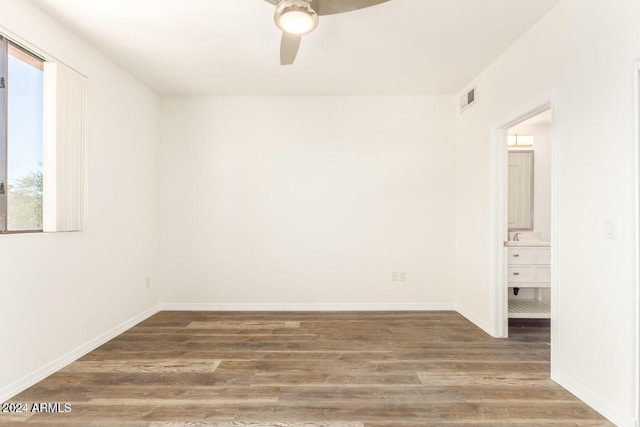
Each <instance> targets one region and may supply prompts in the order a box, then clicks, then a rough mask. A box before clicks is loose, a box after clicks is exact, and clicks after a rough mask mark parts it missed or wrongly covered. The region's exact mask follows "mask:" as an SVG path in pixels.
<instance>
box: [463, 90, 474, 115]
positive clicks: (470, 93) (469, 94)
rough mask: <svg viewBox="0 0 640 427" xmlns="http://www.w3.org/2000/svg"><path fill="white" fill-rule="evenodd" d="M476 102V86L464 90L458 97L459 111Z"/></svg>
mask: <svg viewBox="0 0 640 427" xmlns="http://www.w3.org/2000/svg"><path fill="white" fill-rule="evenodd" d="M475 102H476V88H475V87H472V88H471V89H469V90H466V91H464V93H463V94H462V96H461V97H460V112H461V113H462V112H463V111H464V110H466V109H467V108H469V107H470V106H472V105H473V104H474V103H475Z"/></svg>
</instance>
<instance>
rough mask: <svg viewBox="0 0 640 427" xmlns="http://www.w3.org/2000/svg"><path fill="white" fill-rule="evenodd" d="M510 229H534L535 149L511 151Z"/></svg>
mask: <svg viewBox="0 0 640 427" xmlns="http://www.w3.org/2000/svg"><path fill="white" fill-rule="evenodd" d="M508 197H509V231H518V230H522V231H527V230H533V150H510V151H509V194H508Z"/></svg>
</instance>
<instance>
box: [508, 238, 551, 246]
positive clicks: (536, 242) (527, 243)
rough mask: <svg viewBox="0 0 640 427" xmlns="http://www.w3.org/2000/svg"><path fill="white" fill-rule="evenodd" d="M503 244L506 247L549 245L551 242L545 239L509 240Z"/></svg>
mask: <svg viewBox="0 0 640 427" xmlns="http://www.w3.org/2000/svg"><path fill="white" fill-rule="evenodd" d="M504 245H505V246H507V247H522V246H529V247H531V246H533V247H549V246H551V242H548V241H546V240H520V241H515V240H509V241H508V242H504Z"/></svg>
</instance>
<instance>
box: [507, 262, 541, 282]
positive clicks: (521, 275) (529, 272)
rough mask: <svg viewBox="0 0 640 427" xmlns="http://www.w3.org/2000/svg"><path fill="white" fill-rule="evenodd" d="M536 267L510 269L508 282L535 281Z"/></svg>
mask: <svg viewBox="0 0 640 427" xmlns="http://www.w3.org/2000/svg"><path fill="white" fill-rule="evenodd" d="M534 270H535V269H534V267H525V266H514V267H509V269H508V277H507V281H508V282H509V283H518V282H533V281H534V280H535V275H534Z"/></svg>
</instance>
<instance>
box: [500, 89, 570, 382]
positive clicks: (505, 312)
mask: <svg viewBox="0 0 640 427" xmlns="http://www.w3.org/2000/svg"><path fill="white" fill-rule="evenodd" d="M503 123H504V125H503V126H499V127H496V128H494V129H493V131H492V143H493V147H492V160H493V165H494V167H493V169H492V182H493V191H492V195H493V215H492V218H493V224H492V236H493V238H492V253H493V255H494V256H493V259H494V260H495V262H494V263H493V265H492V266H491V268H492V277H493V283H494V285H493V286H492V293H493V295H492V305H493V307H492V311H491V313H492V315H493V327H494V334H493V335H494V336H496V337H503V338H507V337H508V336H509V319H510V318H511V319H517V320H512V322H514V321H516V322H518V323H519V324H527V323H531V322H534V323H535V322H539V323H537V325H538V326H539V324H540V323H542V324H544V322H546V324H547V325H549V324H550V329H551V331H550V335H551V369H552V371H553V369H554V365H555V363H556V362H555V361H556V357H555V349H556V348H557V346H555V345H554V343H555V342H556V340H557V333H556V326H555V323H554V322H553V319H554V318H555V317H556V315H555V313H556V311H557V298H555V297H554V296H555V295H556V294H557V279H556V277H557V274H556V272H557V250H558V248H557V244H556V242H557V237H556V236H557V218H558V214H557V212H558V199H557V195H558V191H557V177H558V162H557V158H558V144H557V141H558V138H557V129H558V123H557V103H556V102H555V98H554V97H550V98H547V99H546V100H544V101H542V102H539V103H537V104H534V105H533V106H531V107H529V108H526V109H524V110H522V112H521V113H516V114H513V116H511V118H509V119H508V120H505V121H504V122H503ZM536 151H537V153H536ZM510 152H511V153H515V152H517V153H518V154H516V155H513V154H512V157H514V158H515V157H520V159H519V160H518V161H513V160H512V162H511V167H510V162H509V157H510V154H509V153H510ZM527 152H528V153H527ZM510 178H511V193H512V196H514V197H515V193H517V191H516V190H518V189H519V190H524V189H525V188H528V190H529V193H528V194H525V195H522V194H520V196H519V198H518V199H517V200H516V199H514V198H513V197H509V187H510V185H509V182H510ZM514 183H517V184H515V185H514ZM510 214H511V215H510ZM510 217H511V218H510ZM510 222H511V224H510ZM510 260H513V261H510ZM548 327H549V326H548Z"/></svg>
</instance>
